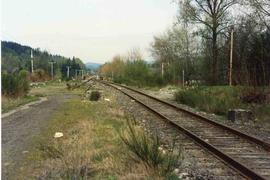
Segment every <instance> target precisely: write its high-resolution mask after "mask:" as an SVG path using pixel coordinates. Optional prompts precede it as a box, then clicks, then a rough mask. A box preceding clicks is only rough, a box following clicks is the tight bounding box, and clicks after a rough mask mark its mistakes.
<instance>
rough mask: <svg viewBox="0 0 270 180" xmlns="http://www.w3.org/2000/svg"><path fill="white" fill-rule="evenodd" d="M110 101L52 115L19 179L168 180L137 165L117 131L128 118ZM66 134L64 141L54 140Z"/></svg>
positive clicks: (73, 105)
mask: <svg viewBox="0 0 270 180" xmlns="http://www.w3.org/2000/svg"><path fill="white" fill-rule="evenodd" d="M104 97H106V98H109V99H110V100H111V101H110V102H108V101H104V100H100V101H97V102H91V101H81V100H72V101H71V102H68V103H66V104H65V105H64V106H63V108H61V110H60V111H59V112H57V113H56V114H54V115H53V117H52V118H51V120H50V121H49V122H48V127H46V128H45V129H44V130H43V133H42V134H41V135H40V136H39V137H37V138H36V140H35V147H36V148H35V149H33V151H32V152H30V153H29V155H28V158H27V161H26V163H25V165H24V167H23V168H22V171H21V172H20V173H19V174H20V176H24V177H27V179H37V178H40V179H163V178H162V177H160V176H159V175H153V174H151V173H149V171H147V170H146V168H145V166H144V163H143V162H141V161H139V160H134V159H133V158H131V156H130V153H131V152H130V151H129V150H128V148H127V147H126V146H125V145H124V143H123V142H122V140H121V138H120V136H119V133H118V131H119V130H120V129H121V128H125V126H126V124H125V121H126V117H125V115H124V113H123V111H122V110H120V109H119V108H117V104H116V101H115V97H114V96H111V95H108V94H104ZM55 132H63V134H64V136H63V137H61V138H57V139H55V138H53V135H54V133H55Z"/></svg>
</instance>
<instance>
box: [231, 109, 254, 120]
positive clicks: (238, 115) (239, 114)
mask: <svg viewBox="0 0 270 180" xmlns="http://www.w3.org/2000/svg"><path fill="white" fill-rule="evenodd" d="M254 119H255V118H254V115H253V113H252V112H251V111H250V110H246V109H230V110H229V111H228V120H231V121H232V122H237V121H241V122H247V121H254Z"/></svg>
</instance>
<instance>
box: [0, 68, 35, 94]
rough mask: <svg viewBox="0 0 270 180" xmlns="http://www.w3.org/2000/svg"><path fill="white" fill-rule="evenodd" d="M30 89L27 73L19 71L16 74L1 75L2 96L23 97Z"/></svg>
mask: <svg viewBox="0 0 270 180" xmlns="http://www.w3.org/2000/svg"><path fill="white" fill-rule="evenodd" d="M29 89H30V86H29V80H28V72H27V71H25V70H22V71H20V72H19V73H18V74H9V73H3V74H2V94H3V95H6V96H9V97H22V96H25V95H26V94H27V93H28V91H29Z"/></svg>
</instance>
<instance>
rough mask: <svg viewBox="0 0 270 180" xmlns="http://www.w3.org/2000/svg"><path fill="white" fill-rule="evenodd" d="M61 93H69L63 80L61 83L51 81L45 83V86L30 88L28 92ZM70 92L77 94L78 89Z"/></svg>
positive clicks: (45, 94) (46, 94)
mask: <svg viewBox="0 0 270 180" xmlns="http://www.w3.org/2000/svg"><path fill="white" fill-rule="evenodd" d="M62 93H70V91H69V90H68V89H67V88H66V83H65V82H61V83H56V82H51V83H48V84H46V85H45V86H40V87H37V88H32V89H31V90H30V93H29V94H31V95H35V96H51V95H55V94H62ZM72 93H77V94H79V93H80V91H79V90H73V91H72Z"/></svg>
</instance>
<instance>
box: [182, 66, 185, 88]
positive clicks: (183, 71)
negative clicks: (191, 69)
mask: <svg viewBox="0 0 270 180" xmlns="http://www.w3.org/2000/svg"><path fill="white" fill-rule="evenodd" d="M182 84H183V86H185V70H184V69H183V70H182Z"/></svg>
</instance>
